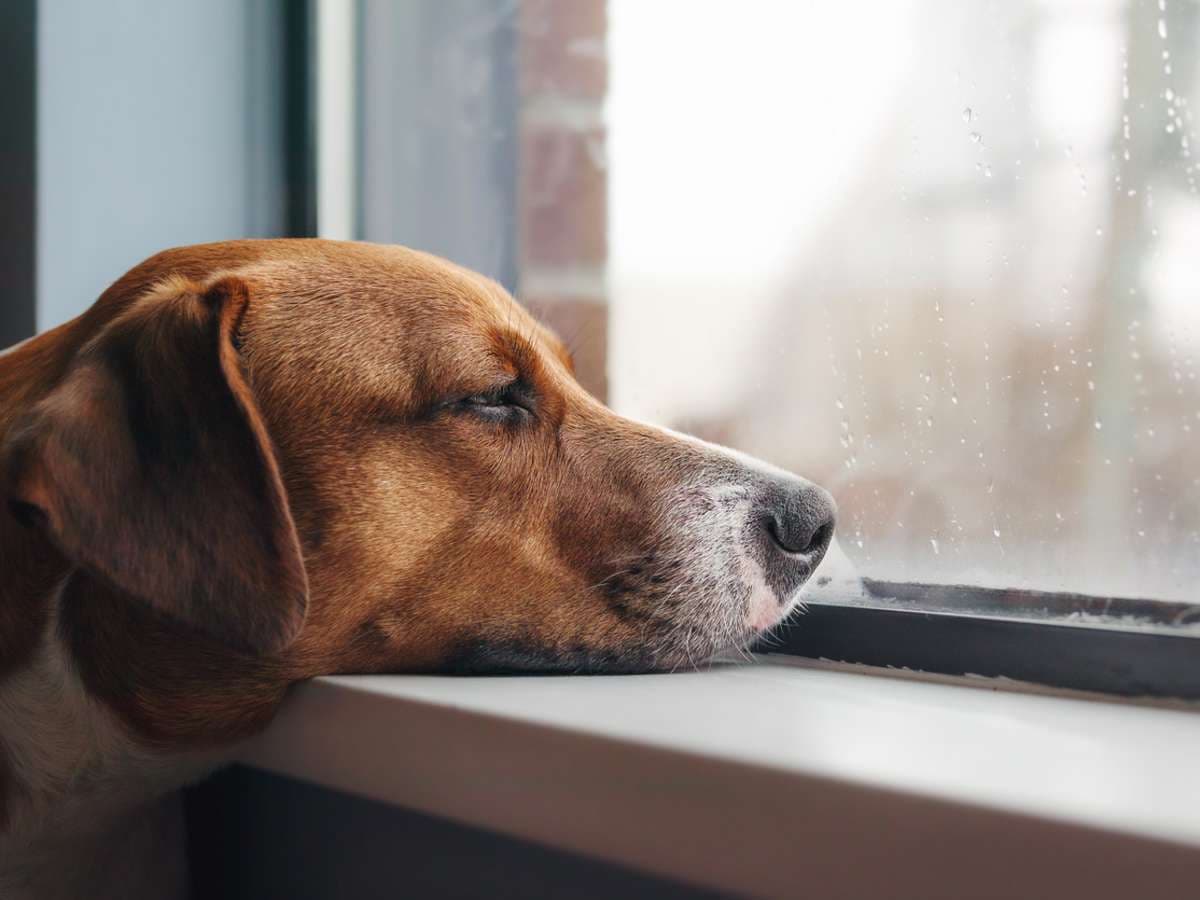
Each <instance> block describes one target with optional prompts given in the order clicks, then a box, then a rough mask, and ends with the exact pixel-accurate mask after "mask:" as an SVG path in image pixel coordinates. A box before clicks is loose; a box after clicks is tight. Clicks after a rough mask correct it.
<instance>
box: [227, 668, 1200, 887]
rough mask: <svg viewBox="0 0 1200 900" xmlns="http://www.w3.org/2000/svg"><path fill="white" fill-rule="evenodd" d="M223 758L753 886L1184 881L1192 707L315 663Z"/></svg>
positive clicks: (1192, 778)
mask: <svg viewBox="0 0 1200 900" xmlns="http://www.w3.org/2000/svg"><path fill="white" fill-rule="evenodd" d="M243 759H244V761H245V762H247V763H249V764H251V765H254V766H257V767H260V768H264V769H267V770H270V771H273V772H277V773H280V774H284V775H289V776H292V777H296V778H301V779H305V780H308V781H312V782H316V783H318V784H322V785H325V786H327V787H331V788H336V789H339V790H344V791H350V792H353V793H357V794H361V795H364V796H368V797H371V798H374V799H377V800H381V801H384V802H388V803H393V804H398V805H401V806H404V807H408V808H412V809H417V810H420V811H422V812H426V813H430V814H434V815H438V816H443V817H445V818H449V819H452V820H456V821H459V822H464V823H467V824H471V825H476V826H481V827H484V828H489V829H494V830H496V831H499V832H503V833H506V834H510V835H515V836H517V837H522V838H526V839H529V840H533V841H537V842H541V843H544V844H548V845H551V846H555V847H558V848H561V849H565V850H570V851H574V852H578V853H582V854H585V855H589V856H592V857H596V858H600V859H604V860H608V861H611V862H615V863H619V864H623V865H627V866H632V867H635V868H639V869H643V870H646V871H650V872H654V873H657V874H660V875H665V876H668V877H673V878H677V879H680V880H684V881H687V882H691V883H694V884H697V885H701V886H706V887H709V888H715V889H718V890H725V891H734V892H738V893H744V894H753V895H759V896H780V897H782V896H797V895H809V896H888V897H914V898H915V897H920V898H931V897H940V896H947V897H962V896H972V897H985V896H993V895H994V896H1006V897H1012V896H1050V895H1053V896H1086V897H1088V898H1099V897H1130V896H1137V897H1143V898H1144V897H1153V896H1183V895H1187V894H1190V893H1191V892H1192V891H1194V890H1195V889H1196V885H1197V884H1200V714H1197V713H1195V712H1191V711H1184V710H1172V709H1160V708H1148V707H1140V706H1135V705H1131V704H1121V703H1106V702H1095V701H1088V700H1082V699H1074V698H1064V697H1053V696H1039V695H1035V694H1026V693H1016V692H1011V691H995V690H989V689H986V688H980V687H978V686H966V685H955V684H938V683H928V682H922V681H917V680H913V679H906V678H893V677H881V676H880V675H878V674H870V673H857V672H850V671H843V670H837V669H833V668H830V667H821V666H804V665H798V664H792V663H790V662H788V661H780V660H779V659H778V658H775V657H772V658H770V659H768V660H767V661H763V662H760V663H758V664H755V665H741V666H732V665H731V666H720V667H717V668H714V669H712V670H710V671H705V672H693V673H675V674H672V675H647V676H622V677H577V678H554V677H514V678H441V677H417V676H356V677H337V678H323V679H319V680H317V681H315V682H313V683H311V684H307V685H303V686H301V687H299V688H297V689H296V691H295V692H294V695H293V696H292V697H291V698H290V699H289V701H288V703H287V704H285V707H284V709H283V711H282V712H281V714H280V716H279V718H278V720H277V721H276V722H275V723H274V725H273V726H272V727H271V729H270V730H269V731H268V732H267V733H266V734H265V735H264V736H263V737H262V738H260V739H258V740H257V741H255V742H254V743H253V744H252V745H250V746H249V747H248V748H247V750H246V752H245V754H244V757H243Z"/></svg>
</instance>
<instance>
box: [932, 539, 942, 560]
mask: <svg viewBox="0 0 1200 900" xmlns="http://www.w3.org/2000/svg"><path fill="white" fill-rule="evenodd" d="M929 546H930V547H932V548H933V555H934V556H937V555H938V554H939V553H941V552H942V551H941V550H940V549H939V548H938V542H937V538H930V539H929Z"/></svg>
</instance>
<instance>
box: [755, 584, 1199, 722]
mask: <svg viewBox="0 0 1200 900" xmlns="http://www.w3.org/2000/svg"><path fill="white" fill-rule="evenodd" d="M818 593H822V592H820V590H818ZM824 597H826V598H828V599H820V600H814V601H812V602H809V603H807V604H806V606H805V608H804V609H800V610H797V612H796V613H795V614H793V615H792V616H791V617H790V618H789V619H788V620H787V621H786V622H785V623H784V624H783V625H781V626H780V627H779V628H778V629H777V630H776V631H775V632H774V633H773V634H772V635H770V636H769V637H768V638H767V639H765V640H763V641H761V642H759V643H758V644H757V645H756V646H755V647H754V650H755V651H756V652H759V653H767V654H771V653H780V654H786V655H789V656H800V657H806V658H809V659H818V660H830V661H835V662H842V663H852V664H858V665H866V666H874V667H879V668H895V669H910V670H914V671H917V672H924V673H929V674H935V675H951V676H981V677H985V678H1003V679H1008V680H1011V681H1015V682H1025V683H1029V684H1034V685H1041V686H1045V687H1051V688H1060V689H1067V690H1076V691H1086V692H1090V693H1098V694H1109V695H1114V696H1118V697H1128V698H1147V699H1175V700H1200V639H1198V636H1197V633H1196V631H1194V630H1192V629H1190V628H1188V626H1189V625H1194V624H1195V623H1196V622H1197V621H1200V607H1197V606H1192V605H1189V604H1182V603H1170V602H1165V601H1163V602H1160V601H1155V600H1134V599H1128V598H1120V597H1097V596H1091V595H1081V594H1070V593H1061V592H1060V593H1055V592H1042V591H1029V590H1000V589H994V588H984V587H976V586H972V585H931V584H920V583H915V582H886V581H874V580H870V579H866V580H864V582H863V590H862V591H860V592H853V591H849V590H845V591H841V592H839V591H838V590H837V589H834V590H832V591H828V592H824ZM1185 629H1187V631H1185Z"/></svg>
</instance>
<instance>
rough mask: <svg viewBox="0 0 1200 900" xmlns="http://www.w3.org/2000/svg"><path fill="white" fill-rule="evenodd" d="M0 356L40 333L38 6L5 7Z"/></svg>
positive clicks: (11, 3)
mask: <svg viewBox="0 0 1200 900" xmlns="http://www.w3.org/2000/svg"><path fill="white" fill-rule="evenodd" d="M0 58H3V59H4V60H5V61H6V69H7V75H8V77H7V78H5V79H4V81H3V83H2V84H0V109H3V110H4V128H3V129H2V130H0V184H2V185H3V190H2V191H0V196H2V197H3V198H4V202H3V203H0V284H3V285H4V296H3V298H0V350H2V349H4V348H6V347H9V346H11V345H12V344H15V343H17V342H18V341H22V340H24V339H25V338H27V337H30V336H31V335H32V334H33V333H34V329H35V328H36V327H37V296H36V293H37V0H8V2H5V3H2V4H0Z"/></svg>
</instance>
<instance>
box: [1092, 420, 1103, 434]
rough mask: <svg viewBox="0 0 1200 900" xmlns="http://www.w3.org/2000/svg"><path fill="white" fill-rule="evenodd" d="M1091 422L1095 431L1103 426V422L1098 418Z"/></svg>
mask: <svg viewBox="0 0 1200 900" xmlns="http://www.w3.org/2000/svg"><path fill="white" fill-rule="evenodd" d="M1092 424H1093V425H1095V426H1096V430H1097V431H1099V430H1100V429H1101V428H1103V427H1104V423H1103V422H1101V421H1100V420H1099V419H1097V420H1096V421H1095V422H1093V423H1092Z"/></svg>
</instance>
